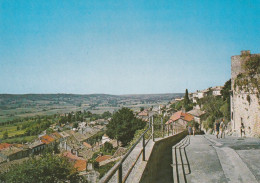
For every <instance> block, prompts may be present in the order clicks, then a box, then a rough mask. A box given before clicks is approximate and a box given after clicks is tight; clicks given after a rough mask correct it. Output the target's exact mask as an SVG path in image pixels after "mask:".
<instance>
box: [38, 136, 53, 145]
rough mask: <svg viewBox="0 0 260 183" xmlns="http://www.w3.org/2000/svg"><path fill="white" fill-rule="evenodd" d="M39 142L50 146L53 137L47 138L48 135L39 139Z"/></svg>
mask: <svg viewBox="0 0 260 183" xmlns="http://www.w3.org/2000/svg"><path fill="white" fill-rule="evenodd" d="M41 141H42V143H44V144H50V143H52V142H53V141H55V139H54V138H53V137H51V136H49V135H44V136H42V137H41Z"/></svg>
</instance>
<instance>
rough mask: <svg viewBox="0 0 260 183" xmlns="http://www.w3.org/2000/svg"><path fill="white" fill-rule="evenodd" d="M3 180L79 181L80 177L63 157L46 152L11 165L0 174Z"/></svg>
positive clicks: (23, 182) (24, 182) (22, 182)
mask: <svg viewBox="0 0 260 183" xmlns="http://www.w3.org/2000/svg"><path fill="white" fill-rule="evenodd" d="M0 180H1V181H3V182H21V183H26V182H42V183H47V182H54V183H58V182H68V181H70V182H79V181H80V177H79V176H78V173H77V171H76V169H75V168H74V167H73V165H72V164H71V163H70V162H69V161H68V159H66V158H65V157H60V156H56V155H52V154H46V155H44V156H41V157H39V158H30V159H29V160H27V161H25V162H23V163H22V164H15V165H13V166H11V168H10V169H9V171H8V172H6V173H3V174H1V175H0Z"/></svg>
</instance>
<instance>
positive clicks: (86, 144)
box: [83, 142, 92, 148]
mask: <svg viewBox="0 0 260 183" xmlns="http://www.w3.org/2000/svg"><path fill="white" fill-rule="evenodd" d="M83 145H84V146H86V147H87V148H92V146H91V145H90V144H89V143H87V142H83Z"/></svg>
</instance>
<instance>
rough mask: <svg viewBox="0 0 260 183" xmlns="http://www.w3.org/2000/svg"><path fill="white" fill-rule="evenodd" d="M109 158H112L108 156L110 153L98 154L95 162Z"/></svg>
mask: <svg viewBox="0 0 260 183" xmlns="http://www.w3.org/2000/svg"><path fill="white" fill-rule="evenodd" d="M111 158H112V156H110V155H104V156H98V157H97V158H96V162H98V163H100V162H102V161H105V160H108V159H111Z"/></svg>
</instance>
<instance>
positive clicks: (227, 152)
mask: <svg viewBox="0 0 260 183" xmlns="http://www.w3.org/2000/svg"><path fill="white" fill-rule="evenodd" d="M186 152H187V159H188V163H189V164H190V169H191V172H189V171H187V167H185V169H184V171H185V175H186V180H187V182H192V183H193V182H194V183H197V182H199V183H204V182H205V183H210V182H212V183H216V182H219V183H222V182H231V183H240V182H241V183H257V182H260V139H255V138H246V139H241V138H235V137H226V138H225V139H216V137H215V136H212V135H197V136H191V137H190V144H189V145H188V146H187V147H186ZM186 166H187V165H186ZM180 182H185V181H184V179H182V180H181V181H180Z"/></svg>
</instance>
